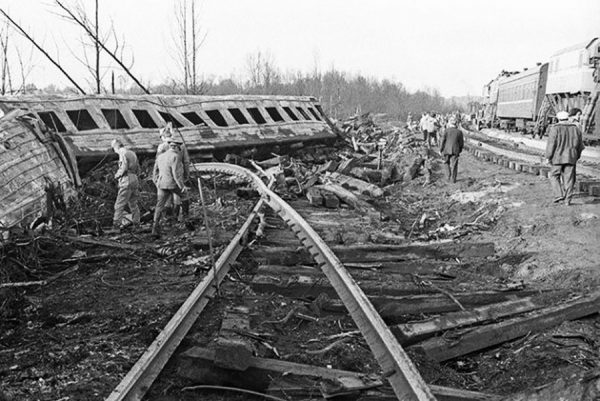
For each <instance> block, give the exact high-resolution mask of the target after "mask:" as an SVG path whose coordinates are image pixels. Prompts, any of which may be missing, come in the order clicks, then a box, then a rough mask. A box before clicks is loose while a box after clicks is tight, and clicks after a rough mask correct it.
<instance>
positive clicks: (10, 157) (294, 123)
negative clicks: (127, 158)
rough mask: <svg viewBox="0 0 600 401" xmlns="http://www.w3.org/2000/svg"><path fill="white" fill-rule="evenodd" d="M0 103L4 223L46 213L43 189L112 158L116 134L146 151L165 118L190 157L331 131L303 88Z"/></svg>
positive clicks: (328, 136)
mask: <svg viewBox="0 0 600 401" xmlns="http://www.w3.org/2000/svg"><path fill="white" fill-rule="evenodd" d="M0 110H2V111H3V112H4V113H6V114H7V115H6V116H5V117H4V118H3V119H2V120H1V122H0V149H3V150H2V151H1V152H0V188H2V194H0V227H4V228H5V229H8V228H10V227H13V226H16V225H21V224H22V223H28V222H29V220H31V218H32V217H35V216H39V215H44V214H47V213H46V211H45V209H46V206H47V205H49V203H48V202H46V201H45V200H44V199H45V198H44V197H45V196H46V195H47V193H48V191H54V192H57V191H58V192H60V193H62V194H65V195H66V194H67V192H69V189H72V188H73V187H74V186H76V185H78V183H79V180H80V178H79V171H84V172H85V170H87V169H88V168H90V167H92V166H94V165H96V164H97V163H98V162H100V161H102V160H107V159H109V158H116V155H115V154H114V152H113V151H112V149H111V147H110V143H111V141H112V140H113V139H116V138H118V139H120V140H121V141H122V142H123V143H124V144H125V145H126V146H127V147H129V148H131V149H132V150H134V151H135V152H136V153H137V154H138V156H140V157H144V156H146V157H153V156H154V155H155V152H156V148H157V145H158V144H159V143H160V134H159V129H160V128H162V127H165V126H167V124H170V125H171V126H172V127H173V128H174V131H175V135H176V136H177V137H178V138H179V139H182V140H183V141H184V142H185V144H186V146H187V149H188V152H189V153H190V155H191V157H192V158H196V159H203V158H213V157H216V158H217V159H219V158H221V157H223V156H224V155H225V154H226V153H228V152H235V151H241V150H245V149H253V150H258V151H260V150H261V148H262V150H263V151H264V152H265V153H267V154H269V153H270V152H273V151H278V150H279V149H280V150H281V151H283V150H284V149H283V148H285V147H288V146H302V145H303V144H304V143H307V142H319V141H330V140H333V139H335V138H336V134H335V126H334V125H333V124H332V123H331V122H330V121H329V119H328V118H327V116H326V115H325V114H324V112H323V110H322V109H321V106H320V104H319V103H318V102H317V100H316V99H315V98H313V97H308V96H244V95H236V96H163V95H143V96H133V95H131V96H130V95H97V96H44V97H39V96H18V97H2V98H0ZM2 141H4V145H2ZM2 146H4V148H2ZM278 148H279V149H278ZM65 198H66V197H63V196H61V199H62V200H63V201H64V199H65ZM50 204H51V203H50Z"/></svg>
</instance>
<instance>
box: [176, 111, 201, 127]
mask: <svg viewBox="0 0 600 401" xmlns="http://www.w3.org/2000/svg"><path fill="white" fill-rule="evenodd" d="M181 115H182V116H184V117H185V118H187V119H188V121H189V122H191V123H192V124H194V125H202V124H204V125H206V123H205V122H204V120H203V119H202V118H201V117H200V116H199V115H198V113H196V112H195V111H188V112H186V113H181Z"/></svg>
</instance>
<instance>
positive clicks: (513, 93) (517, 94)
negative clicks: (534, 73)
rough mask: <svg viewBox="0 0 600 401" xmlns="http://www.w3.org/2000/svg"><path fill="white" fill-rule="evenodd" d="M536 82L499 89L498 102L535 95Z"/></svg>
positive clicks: (523, 98)
mask: <svg viewBox="0 0 600 401" xmlns="http://www.w3.org/2000/svg"><path fill="white" fill-rule="evenodd" d="M536 84H537V83H536V82H529V83H527V84H522V85H517V86H513V87H510V88H502V89H500V93H499V94H498V101H499V102H509V101H515V100H526V99H531V98H533V96H534V95H535V89H536Z"/></svg>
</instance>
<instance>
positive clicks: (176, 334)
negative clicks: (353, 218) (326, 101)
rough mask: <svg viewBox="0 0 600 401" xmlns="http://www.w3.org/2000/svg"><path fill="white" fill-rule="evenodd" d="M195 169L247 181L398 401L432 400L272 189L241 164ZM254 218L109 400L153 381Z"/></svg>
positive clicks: (329, 257) (362, 300)
mask: <svg viewBox="0 0 600 401" xmlns="http://www.w3.org/2000/svg"><path fill="white" fill-rule="evenodd" d="M194 169H195V171H197V172H200V173H202V172H205V173H225V174H231V175H236V176H238V177H240V178H243V179H246V180H247V181H249V182H250V183H251V184H252V185H253V187H254V188H255V189H257V190H258V191H259V193H260V194H261V196H262V197H263V200H264V203H266V204H267V205H269V206H270V207H271V208H272V209H273V210H274V211H275V212H277V214H278V215H279V216H280V217H281V218H282V219H283V221H284V222H285V223H286V224H287V225H288V226H289V227H290V229H291V230H292V231H293V232H294V233H295V234H296V235H297V236H298V239H300V241H301V243H302V244H303V245H304V247H305V248H306V249H307V250H308V251H309V252H310V254H311V256H312V257H313V258H314V259H315V261H316V262H317V263H318V265H319V266H320V267H321V269H322V270H323V272H324V273H325V274H326V275H327V277H328V278H329V280H330V282H331V283H332V285H333V286H334V288H335V290H336V291H337V292H338V295H339V296H340V298H341V299H342V302H343V303H344V305H345V306H346V307H347V309H348V311H349V312H350V314H351V316H352V318H353V319H354V321H355V322H356V325H357V326H358V327H359V329H360V330H361V332H362V333H363V335H364V337H365V339H366V340H367V343H368V344H369V346H370V347H371V350H372V351H373V354H374V355H375V358H376V359H377V361H378V362H379V364H380V365H381V368H382V370H383V372H384V376H385V377H386V378H387V379H388V381H389V382H390V384H391V385H392V388H393V389H394V392H395V393H396V395H397V396H398V399H402V400H434V399H435V398H434V396H433V394H432V393H431V391H430V390H429V388H428V387H427V385H426V384H425V382H424V381H423V379H422V378H421V376H420V375H419V373H418V371H417V370H416V368H415V367H414V365H413V364H412V362H411V361H410V359H409V358H408V356H407V355H406V353H405V352H404V351H403V349H402V347H401V346H400V345H399V344H398V342H397V340H396V339H395V337H394V336H393V335H392V333H391V331H390V329H389V328H388V327H387V326H386V325H385V323H384V322H383V320H382V318H381V317H380V316H379V314H378V313H377V311H376V310H375V308H374V307H373V305H372V304H371V303H370V301H369V300H368V298H367V297H366V295H365V294H364V293H363V291H362V290H361V289H360V287H359V286H358V285H357V284H356V283H355V282H354V280H353V279H352V277H351V276H350V275H349V274H348V273H347V271H346V269H345V268H344V266H343V265H342V263H341V262H340V260H339V259H338V258H337V256H336V255H335V254H334V253H333V252H332V251H331V249H330V248H329V247H328V246H327V245H326V244H325V243H324V242H323V240H322V239H321V238H320V237H319V236H318V234H317V233H316V232H315V231H314V230H313V229H312V228H311V227H310V226H309V225H308V224H307V223H306V221H305V220H304V219H303V218H302V217H301V216H300V215H299V214H298V213H297V212H296V211H295V210H294V209H293V208H291V207H290V206H289V205H288V204H287V203H286V202H285V201H283V199H281V198H280V197H279V196H278V195H277V194H275V193H274V192H273V191H271V190H270V189H269V188H268V187H267V186H266V185H265V184H264V183H263V182H262V181H261V180H260V178H258V177H257V176H256V175H254V174H252V173H251V172H250V171H248V170H246V169H244V168H241V167H238V166H233V165H228V164H224V163H202V164H196V165H195V166H194ZM261 203H262V201H261V202H259V204H258V205H257V206H256V208H255V209H254V211H253V213H256V212H257V211H258V209H259V208H260V206H261ZM253 219H254V216H250V218H249V220H247V221H246V224H245V225H244V227H243V228H242V230H241V231H240V232H239V233H238V234H237V235H236V238H234V241H233V242H232V243H231V244H230V246H229V247H228V250H229V252H226V253H225V254H224V255H222V256H221V258H220V259H219V261H218V262H217V264H216V265H217V267H216V273H212V272H211V273H210V274H209V275H208V276H207V277H206V278H205V280H204V281H203V283H202V284H201V285H200V286H199V287H198V288H197V289H196V290H195V291H194V293H193V294H192V295H191V296H190V298H188V300H187V301H186V302H185V304H184V305H183V306H182V307H181V309H180V310H179V311H178V312H177V314H176V315H175V317H174V318H173V319H172V320H171V321H170V322H169V324H168V325H167V327H166V328H165V330H164V331H163V332H162V333H161V335H160V336H159V337H157V339H156V340H155V341H154V343H153V344H152V345H151V346H150V348H149V349H148V351H147V352H146V353H145V354H144V355H143V356H142V358H140V360H139V361H138V363H136V365H135V366H134V368H133V369H132V370H131V371H130V373H129V374H128V375H127V376H126V377H125V379H124V380H123V381H122V382H121V384H119V386H117V388H116V389H115V391H114V392H113V394H111V396H110V397H109V398H108V400H110V401H116V400H135V399H141V397H142V396H143V395H144V391H145V390H146V389H147V388H148V384H149V383H151V382H152V381H153V379H154V378H155V377H156V375H157V374H158V371H159V370H160V368H162V366H164V364H165V363H166V358H167V355H170V354H172V352H173V351H174V349H175V348H176V346H177V345H178V344H179V342H180V341H181V338H182V336H183V335H184V334H185V333H186V332H187V330H188V329H189V327H190V326H191V324H192V323H193V321H194V320H195V318H196V317H197V316H198V314H199V313H200V311H201V310H202V308H203V307H204V305H206V303H207V302H208V297H209V296H210V295H211V294H213V293H214V285H215V283H216V282H218V281H219V280H220V279H222V277H223V275H224V274H226V272H227V266H228V265H229V263H231V259H232V258H235V257H236V256H237V254H239V251H240V248H239V246H240V245H239V240H240V238H241V237H242V236H243V235H244V232H245V231H246V230H247V229H248V227H249V224H250V222H251V221H252V220H253ZM234 255H235V256H234Z"/></svg>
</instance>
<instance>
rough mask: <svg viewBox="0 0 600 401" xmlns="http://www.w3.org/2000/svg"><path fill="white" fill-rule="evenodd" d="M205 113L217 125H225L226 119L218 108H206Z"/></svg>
mask: <svg viewBox="0 0 600 401" xmlns="http://www.w3.org/2000/svg"><path fill="white" fill-rule="evenodd" d="M206 115H208V117H209V118H210V119H211V120H212V121H213V123H215V124H216V125H217V126H219V127H227V121H225V118H224V117H223V115H222V114H221V112H220V111H219V110H206Z"/></svg>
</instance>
